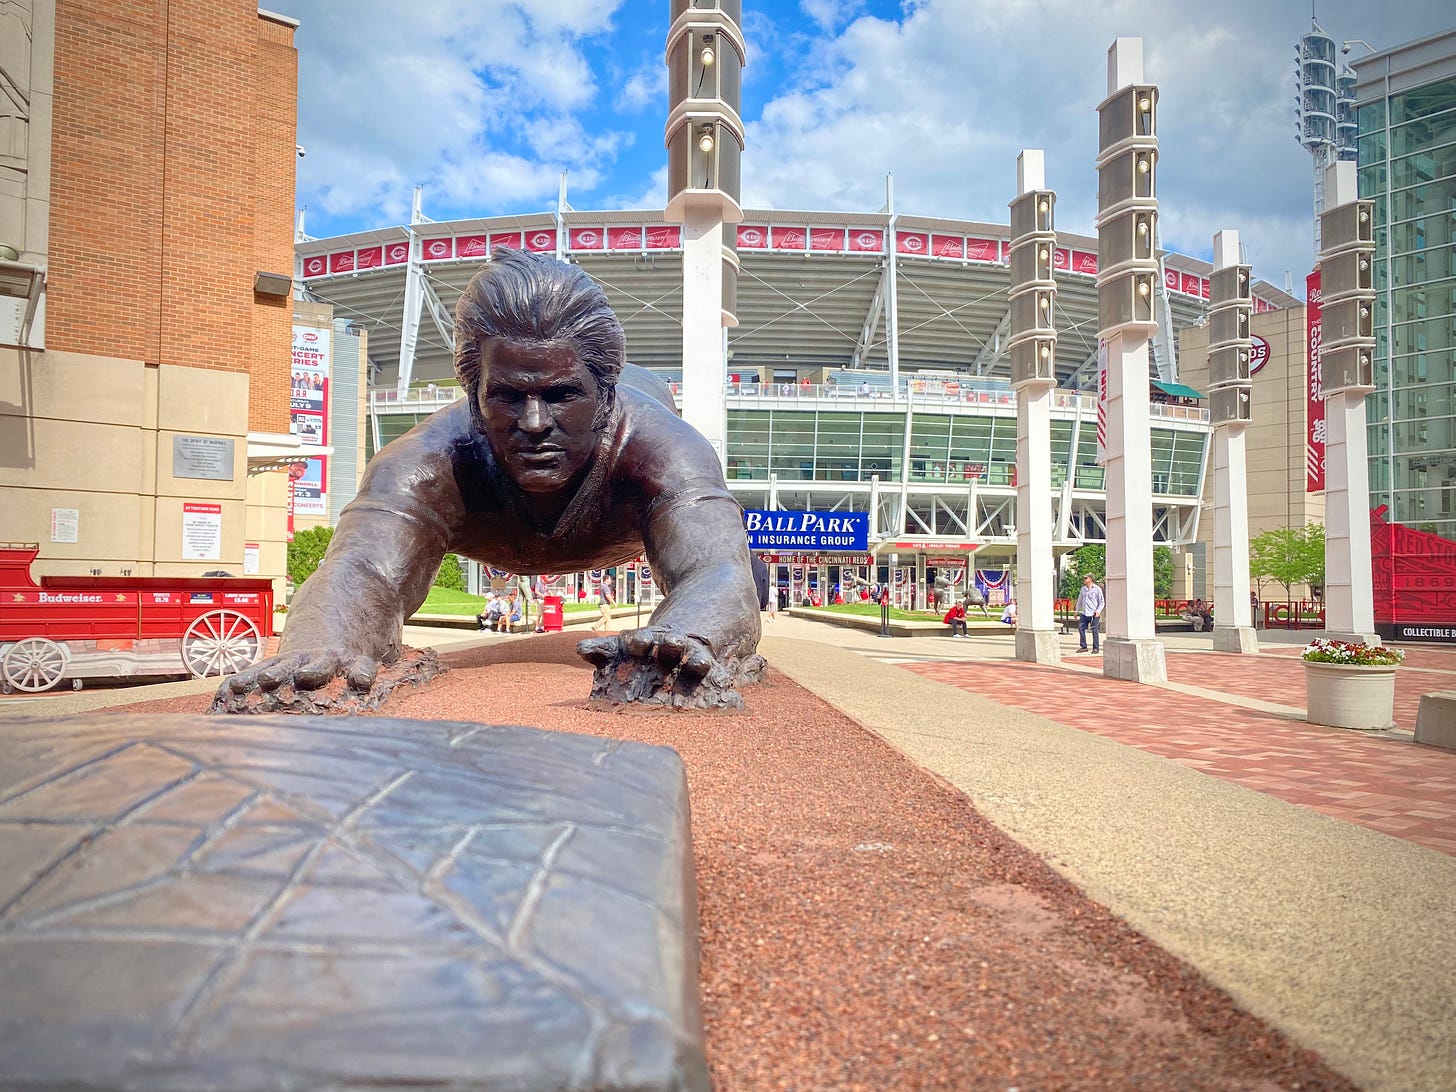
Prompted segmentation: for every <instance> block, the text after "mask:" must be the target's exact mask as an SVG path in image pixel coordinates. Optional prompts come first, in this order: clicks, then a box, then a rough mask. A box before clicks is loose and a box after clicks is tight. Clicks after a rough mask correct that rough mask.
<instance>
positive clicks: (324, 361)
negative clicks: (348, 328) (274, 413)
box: [288, 326, 331, 516]
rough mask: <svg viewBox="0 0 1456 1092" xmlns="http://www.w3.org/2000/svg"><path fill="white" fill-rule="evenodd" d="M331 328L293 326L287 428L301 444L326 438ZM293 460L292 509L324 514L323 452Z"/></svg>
mask: <svg viewBox="0 0 1456 1092" xmlns="http://www.w3.org/2000/svg"><path fill="white" fill-rule="evenodd" d="M330 334H331V331H329V330H327V329H319V328H318V327H315V326H294V327H293V366H292V395H291V400H290V402H289V405H290V407H291V408H290V410H289V418H288V431H289V432H291V433H293V435H295V436H297V437H298V438H299V441H300V442H301V443H302V444H303V446H304V448H305V449H307V448H310V447H325V446H327V444H328V442H329V360H330V356H329V341H330ZM303 463H304V465H303V466H302V467H300V466H299V464H297V463H295V464H294V469H293V471H292V472H291V474H290V476H291V477H292V478H293V483H294V491H293V511H294V514H296V515H300V516H327V515H328V514H329V502H328V466H327V465H326V463H327V460H326V459H325V458H324V457H323V456H322V455H316V456H314V457H313V458H311V459H307V460H303Z"/></svg>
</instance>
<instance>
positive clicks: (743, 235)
mask: <svg viewBox="0 0 1456 1092" xmlns="http://www.w3.org/2000/svg"><path fill="white" fill-rule="evenodd" d="M738 238H739V241H740V242H742V243H743V245H744V246H762V245H763V232H762V231H760V230H759V229H758V228H754V227H750V228H743V229H742V230H740V231H739V232H738Z"/></svg>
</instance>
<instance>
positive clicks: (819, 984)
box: [131, 634, 1353, 1092]
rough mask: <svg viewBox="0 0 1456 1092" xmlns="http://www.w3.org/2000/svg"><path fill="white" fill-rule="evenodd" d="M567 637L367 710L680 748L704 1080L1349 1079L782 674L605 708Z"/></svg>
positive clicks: (899, 1085) (454, 663) (185, 706)
mask: <svg viewBox="0 0 1456 1092" xmlns="http://www.w3.org/2000/svg"><path fill="white" fill-rule="evenodd" d="M576 640H577V637H576V636H574V635H569V634H562V635H555V634H552V635H547V636H545V637H533V638H529V639H525V640H514V641H503V642H501V643H498V644H493V645H490V646H488V647H485V648H480V649H474V650H470V651H464V652H454V653H447V654H445V655H443V656H442V659H443V660H444V661H445V662H446V663H447V665H449V666H450V667H451V669H452V670H451V672H450V673H449V674H447V675H444V676H442V677H440V678H438V679H436V680H434V682H432V683H431V684H430V685H429V686H428V687H427V688H426V689H425V690H423V691H421V692H419V693H417V694H414V695H411V696H407V697H404V698H402V699H398V700H397V701H395V702H394V703H392V704H391V706H390V707H389V708H387V709H386V710H385V711H384V712H385V713H386V714H387V715H393V716H401V717H413V718H450V719H461V720H476V721H483V722H488V723H502V724H505V723H524V724H530V725H534V726H537V727H549V728H556V729H560V730H563V731H573V732H584V733H590V734H594V735H603V736H610V737H614V738H622V739H635V740H640V741H642V742H646V743H655V744H667V745H670V746H673V747H675V748H676V749H677V750H678V752H679V753H680V754H681V755H682V757H683V760H684V762H685V763H686V766H687V771H688V780H689V785H690V789H691V803H692V813H693V814H692V824H693V843H694V851H695V857H696V862H697V869H698V888H699V913H700V933H701V937H702V946H703V949H702V951H703V955H702V968H701V976H700V981H701V986H702V995H703V1003H704V1018H705V1024H706V1030H707V1044H708V1057H709V1064H710V1066H711V1069H712V1076H713V1081H714V1087H715V1088H717V1089H719V1090H720V1092H739V1090H742V1092H750V1090H751V1092H758V1090H763V1089H802V1090H810V1089H813V1090H819V1089H825V1090H829V1089H855V1090H865V1092H884V1090H887V1089H945V1090H955V1092H960V1090H979V1089H986V1090H997V1092H1004V1090H1008V1089H1013V1088H1019V1089H1054V1088H1086V1089H1103V1088H1146V1089H1169V1090H1173V1089H1177V1090H1179V1092H1182V1090H1191V1089H1209V1090H1214V1089H1218V1090H1223V1089H1243V1090H1254V1092H1269V1090H1273V1089H1278V1088H1285V1089H1292V1088H1303V1089H1348V1088H1352V1087H1353V1086H1352V1085H1351V1084H1350V1083H1349V1082H1347V1081H1346V1080H1344V1079H1343V1078H1342V1077H1340V1076H1339V1075H1338V1074H1336V1073H1334V1072H1333V1071H1331V1070H1330V1069H1329V1068H1328V1067H1326V1066H1324V1065H1323V1064H1322V1063H1321V1062H1320V1061H1319V1059H1318V1058H1317V1056H1315V1055H1314V1054H1313V1053H1311V1052H1309V1051H1306V1050H1303V1049H1300V1048H1299V1047H1297V1046H1295V1045H1294V1044H1292V1043H1291V1042H1290V1041H1289V1040H1288V1039H1286V1038H1284V1037H1283V1036H1282V1035H1280V1034H1279V1033H1278V1032H1276V1031H1274V1030H1272V1029H1271V1028H1270V1027H1268V1026H1267V1025H1265V1024H1263V1023H1261V1022H1260V1021H1258V1020H1256V1019H1255V1018H1254V1017H1252V1016H1250V1015H1249V1014H1248V1013H1246V1012H1244V1011H1242V1010H1241V1009H1239V1008H1238V1006H1237V1005H1236V1004H1235V1003H1234V1002H1233V1001H1232V1000H1231V999H1230V998H1229V996H1228V995H1227V994H1225V993H1223V992H1221V991H1220V990H1218V989H1216V988H1214V987H1213V986H1211V985H1210V984H1209V983H1208V982H1207V980H1205V979H1204V978H1203V977H1202V976H1201V975H1200V974H1199V973H1198V972H1197V971H1196V970H1195V969H1193V968H1192V967H1191V966H1189V965H1188V964H1186V963H1184V962H1182V961H1180V960H1178V959H1176V958H1174V957H1173V956H1171V955H1169V954H1168V953H1167V952H1165V951H1163V950H1162V949H1161V948H1159V947H1158V946H1157V945H1155V944H1153V943H1152V942H1151V941H1149V940H1147V939H1146V938H1145V937H1143V936H1141V935H1140V934H1138V933H1136V932H1134V931H1133V930H1132V929H1131V928H1130V927H1129V926H1128V925H1127V924H1126V923H1124V922H1123V921H1121V920H1120V919H1119V918H1117V917H1116V916H1114V915H1113V914H1112V913H1111V912H1109V911H1108V910H1106V909H1105V908H1103V907H1101V906H1099V905H1097V904H1096V903H1094V902H1092V901H1091V900H1090V899H1088V898H1087V897H1086V896H1085V895H1083V894H1082V893H1081V892H1080V891H1079V890H1078V889H1077V888H1075V887H1074V886H1073V885H1072V884H1070V883H1069V882H1067V881H1066V880H1064V879H1063V878H1061V877H1060V876H1059V875H1058V874H1057V873H1055V872H1054V871H1053V870H1052V869H1051V868H1050V867H1049V866H1048V865H1046V863H1045V862H1043V861H1042V860H1041V859H1040V858H1038V857H1037V856H1036V855H1035V854H1033V853H1031V852H1030V851H1028V850H1026V849H1025V848H1023V847H1022V846H1020V845H1018V844H1017V843H1016V842H1014V841H1012V840H1011V839H1010V838H1008V837H1007V836H1006V835H1004V834H1002V833H1001V832H1000V831H999V830H998V829H997V828H996V827H994V826H992V825H991V824H990V823H989V822H987V821H986V820H985V819H983V818H982V817H981V816H980V815H979V814H978V813H977V812H976V811H975V809H974V808H972V807H971V805H970V803H969V802H968V801H967V799H966V798H965V796H964V795H963V794H961V793H960V792H958V791H956V790H955V789H953V788H952V787H950V786H949V785H948V784H947V783H945V782H944V781H942V780H941V779H940V778H938V777H935V776H933V775H931V774H929V773H927V772H926V771H924V770H923V769H921V768H920V767H918V766H916V765H915V764H913V763H912V762H910V761H909V760H908V759H906V758H905V757H904V756H903V755H902V754H900V753H899V752H898V751H896V750H895V749H894V748H892V747H891V746H890V745H889V744H887V743H885V742H884V741H883V740H882V739H880V738H879V737H878V736H876V735H874V734H872V733H871V732H869V731H867V730H865V729H864V728H862V727H861V726H859V725H858V724H856V723H854V722H853V721H851V720H849V719H848V718H847V717H845V716H844V715H843V714H841V713H839V712H837V711H836V710H835V709H833V708H831V707H830V706H829V705H827V704H825V703H824V702H823V701H821V700H819V699H818V698H816V697H814V696H813V695H811V694H809V693H807V692H806V691H805V690H803V689H802V688H800V687H799V686H797V685H795V684H794V683H792V682H790V681H789V680H787V679H786V678H784V676H782V675H780V674H778V673H777V672H773V671H771V673H770V677H769V679H768V680H767V681H766V682H764V683H763V684H762V685H760V686H756V687H752V688H750V689H748V690H747V691H745V694H744V697H745V700H746V702H747V710H746V711H745V712H744V713H742V714H701V713H672V712H655V713H643V714H636V715H632V714H623V713H614V712H600V711H595V710H592V709H589V708H588V707H587V704H586V694H587V691H588V689H589V675H588V672H587V668H586V666H585V665H584V664H583V663H581V661H580V660H578V659H577V658H576V656H575V653H574V646H575V643H576ZM203 701H204V699H200V698H197V697H193V698H180V699H171V700H169V701H167V702H154V703H150V704H149V705H146V706H133V707H132V709H131V711H132V712H141V711H143V710H145V709H153V710H156V711H172V712H181V711H189V712H191V711H196V710H197V708H198V706H199V704H201V703H202V702H203Z"/></svg>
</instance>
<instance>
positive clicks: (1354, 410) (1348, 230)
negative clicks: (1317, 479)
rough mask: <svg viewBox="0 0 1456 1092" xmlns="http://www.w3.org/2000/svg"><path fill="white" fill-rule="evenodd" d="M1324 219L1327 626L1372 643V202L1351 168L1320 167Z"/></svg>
mask: <svg viewBox="0 0 1456 1092" xmlns="http://www.w3.org/2000/svg"><path fill="white" fill-rule="evenodd" d="M1325 207H1326V212H1325V213H1324V215H1323V216H1321V217H1320V239H1321V243H1322V249H1321V251H1320V293H1321V296H1322V297H1323V299H1322V303H1321V315H1320V320H1321V330H1322V335H1323V341H1322V344H1321V348H1320V365H1321V379H1322V382H1323V385H1324V390H1325V631H1326V632H1327V633H1328V634H1329V635H1330V636H1332V637H1338V638H1340V639H1341V640H1346V641H1354V642H1356V643H1362V644H1378V643H1379V642H1380V637H1379V635H1378V634H1377V633H1376V632H1375V588H1374V580H1373V576H1372V573H1371V561H1370V469H1369V461H1368V449H1367V446H1366V435H1365V427H1366V420H1365V399H1366V397H1367V396H1368V395H1369V394H1370V393H1371V392H1372V391H1374V389H1375V375H1374V368H1375V359H1374V358H1375V331H1374V307H1375V281H1374V272H1373V267H1374V258H1375V235H1374V210H1375V206H1374V203H1373V202H1371V201H1361V200H1359V192H1358V190H1357V189H1356V183H1355V164H1353V163H1350V162H1340V163H1336V164H1334V165H1333V166H1332V167H1330V169H1329V170H1328V171H1327V172H1326V173H1325Z"/></svg>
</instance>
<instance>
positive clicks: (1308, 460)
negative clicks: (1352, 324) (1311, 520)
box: [1304, 269, 1325, 493]
mask: <svg viewBox="0 0 1456 1092" xmlns="http://www.w3.org/2000/svg"><path fill="white" fill-rule="evenodd" d="M1304 286H1305V307H1304V332H1305V339H1304V347H1305V361H1306V368H1307V370H1306V372H1305V383H1304V389H1305V395H1306V399H1305V425H1304V428H1305V433H1304V491H1305V492H1306V493H1321V492H1323V491H1324V488H1325V384H1324V377H1323V376H1322V375H1321V373H1320V343H1321V342H1322V341H1323V336H1322V326H1323V323H1322V322H1321V320H1320V309H1321V303H1322V296H1321V294H1320V271H1319V270H1318V269H1316V270H1315V271H1314V272H1313V273H1311V274H1310V275H1309V276H1308V277H1306V278H1305V282H1304Z"/></svg>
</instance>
